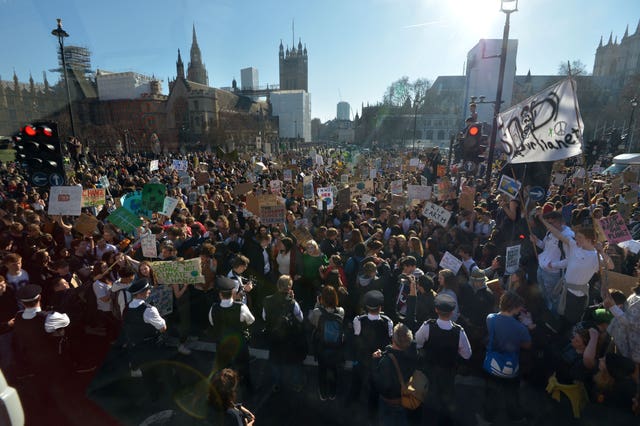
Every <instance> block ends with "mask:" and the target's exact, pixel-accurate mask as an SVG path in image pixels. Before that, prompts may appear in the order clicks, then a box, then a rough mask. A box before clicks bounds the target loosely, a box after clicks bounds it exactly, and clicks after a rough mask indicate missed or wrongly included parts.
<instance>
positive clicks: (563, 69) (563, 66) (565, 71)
mask: <svg viewBox="0 0 640 426" xmlns="http://www.w3.org/2000/svg"><path fill="white" fill-rule="evenodd" d="M569 67H571V75H573V76H576V75H589V74H590V73H589V72H588V71H587V66H586V65H585V64H583V63H582V61H581V60H580V59H576V60H573V61H571V63H569V61H567V62H560V65H558V75H569Z"/></svg>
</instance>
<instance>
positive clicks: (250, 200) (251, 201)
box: [246, 194, 260, 216]
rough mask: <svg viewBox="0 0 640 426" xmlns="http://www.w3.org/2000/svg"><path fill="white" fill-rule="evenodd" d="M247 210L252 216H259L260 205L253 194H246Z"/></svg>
mask: <svg viewBox="0 0 640 426" xmlns="http://www.w3.org/2000/svg"><path fill="white" fill-rule="evenodd" d="M246 203H247V210H249V211H250V212H251V213H252V214H254V215H256V216H259V215H260V204H259V203H258V197H257V196H255V195H254V194H247V200H246Z"/></svg>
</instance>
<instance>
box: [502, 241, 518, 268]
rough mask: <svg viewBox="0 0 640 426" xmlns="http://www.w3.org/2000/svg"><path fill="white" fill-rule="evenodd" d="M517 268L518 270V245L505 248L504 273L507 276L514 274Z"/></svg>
mask: <svg viewBox="0 0 640 426" xmlns="http://www.w3.org/2000/svg"><path fill="white" fill-rule="evenodd" d="M518 268H520V244H518V245H517V246H511V247H507V256H506V260H505V273H506V274H508V275H511V274H515V273H516V272H517V271H518Z"/></svg>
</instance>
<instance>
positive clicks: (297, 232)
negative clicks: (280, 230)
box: [291, 226, 313, 246]
mask: <svg viewBox="0 0 640 426" xmlns="http://www.w3.org/2000/svg"><path fill="white" fill-rule="evenodd" d="M291 235H293V237H294V238H295V239H296V241H297V243H298V245H301V246H302V245H304V244H306V242H307V241H310V240H313V236H312V235H311V233H310V232H309V230H308V229H307V228H304V227H301V226H300V227H297V228H295V229H293V230H292V231H291Z"/></svg>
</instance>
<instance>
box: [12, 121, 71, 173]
mask: <svg viewBox="0 0 640 426" xmlns="http://www.w3.org/2000/svg"><path fill="white" fill-rule="evenodd" d="M13 141H14V145H15V150H16V161H17V162H18V163H20V164H21V165H22V167H24V168H25V169H26V170H27V172H28V174H29V180H30V181H31V183H32V184H34V185H35V186H49V185H54V186H55V185H64V183H65V180H66V179H65V172H64V166H63V161H62V146H61V144H60V138H59V136H58V125H57V124H56V123H54V122H50V121H43V122H36V123H31V124H27V125H25V126H24V127H23V128H22V129H21V130H20V132H18V133H17V134H16V135H15V136H14V137H13Z"/></svg>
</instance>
